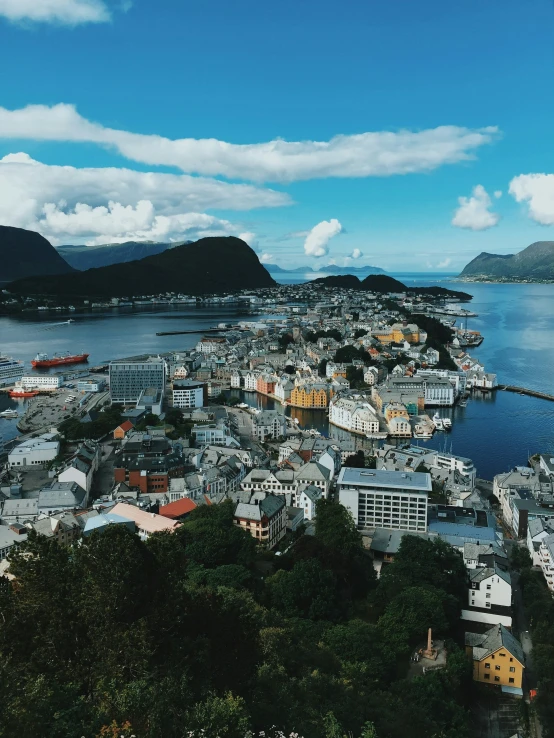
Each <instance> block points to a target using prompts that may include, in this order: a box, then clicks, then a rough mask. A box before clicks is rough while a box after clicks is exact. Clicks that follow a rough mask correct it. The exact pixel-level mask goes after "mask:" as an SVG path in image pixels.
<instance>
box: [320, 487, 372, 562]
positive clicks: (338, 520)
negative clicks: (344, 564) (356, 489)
mask: <svg viewBox="0 0 554 738" xmlns="http://www.w3.org/2000/svg"><path fill="white" fill-rule="evenodd" d="M315 535H316V538H317V539H318V540H319V541H321V542H322V543H323V544H324V545H325V546H328V547H329V548H331V549H336V550H340V551H355V552H359V551H363V546H362V536H361V533H360V532H359V531H358V529H357V528H356V523H355V522H354V518H353V517H352V514H351V512H350V511H349V510H347V509H346V507H344V505H341V504H340V503H336V502H332V501H331V500H328V499H324V498H321V499H320V500H318V501H317V503H316V523H315Z"/></svg>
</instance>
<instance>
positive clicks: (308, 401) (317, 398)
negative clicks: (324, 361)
mask: <svg viewBox="0 0 554 738" xmlns="http://www.w3.org/2000/svg"><path fill="white" fill-rule="evenodd" d="M328 399H329V397H328V390H327V388H325V387H322V386H321V385H313V384H305V385H302V386H300V387H295V388H294V389H293V390H292V392H291V393H290V404H291V405H293V406H294V407H306V408H317V409H319V408H326V407H327V404H328Z"/></svg>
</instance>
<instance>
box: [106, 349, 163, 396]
mask: <svg viewBox="0 0 554 738" xmlns="http://www.w3.org/2000/svg"><path fill="white" fill-rule="evenodd" d="M165 379H166V367H165V361H164V360H163V359H161V358H159V357H150V358H144V359H140V360H135V359H122V360H121V361H112V362H111V364H110V398H111V401H112V402H115V403H123V404H136V402H137V401H138V399H139V397H140V396H141V394H142V392H143V390H150V389H154V390H159V391H160V393H161V394H162V395H163V393H164V390H165Z"/></svg>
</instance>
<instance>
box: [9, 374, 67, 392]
mask: <svg viewBox="0 0 554 738" xmlns="http://www.w3.org/2000/svg"><path fill="white" fill-rule="evenodd" d="M62 384H63V376H62V375H61V374H31V375H29V376H25V377H21V380H20V381H19V382H16V385H17V386H19V387H23V388H24V389H31V390H32V389H42V390H54V389H59V388H60V387H61V386H62Z"/></svg>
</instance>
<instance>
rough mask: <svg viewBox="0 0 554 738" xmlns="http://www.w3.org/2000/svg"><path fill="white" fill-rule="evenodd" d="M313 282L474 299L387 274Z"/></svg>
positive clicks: (358, 288)
mask: <svg viewBox="0 0 554 738" xmlns="http://www.w3.org/2000/svg"><path fill="white" fill-rule="evenodd" d="M312 284H319V285H321V286H322V287H337V288H339V289H352V290H367V291H368V292H381V293H383V294H386V293H389V292H406V293H408V294H411V295H429V296H430V297H452V298H455V299H457V300H463V301H466V300H471V299H472V295H469V294H468V293H467V292H459V291H457V290H449V289H446V287H406V285H405V284H404V283H403V282H400V281H399V280H398V279H394V277H389V276H388V275H386V274H370V275H369V276H367V277H366V278H365V279H363V280H360V279H359V278H358V277H356V276H355V275H354V274H340V275H333V276H329V277H320V278H319V279H314V280H313V282H312Z"/></svg>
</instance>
